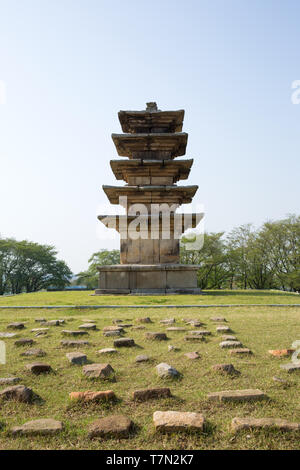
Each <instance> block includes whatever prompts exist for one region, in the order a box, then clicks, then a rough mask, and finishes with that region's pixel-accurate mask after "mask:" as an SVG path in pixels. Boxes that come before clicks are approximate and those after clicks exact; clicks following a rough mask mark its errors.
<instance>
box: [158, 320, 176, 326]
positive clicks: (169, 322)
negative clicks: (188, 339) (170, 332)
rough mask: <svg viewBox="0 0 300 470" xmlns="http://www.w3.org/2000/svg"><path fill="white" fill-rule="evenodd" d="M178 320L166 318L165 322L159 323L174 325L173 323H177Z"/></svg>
mask: <svg viewBox="0 0 300 470" xmlns="http://www.w3.org/2000/svg"><path fill="white" fill-rule="evenodd" d="M175 322H176V320H175V318H165V319H164V320H160V322H159V323H162V324H164V325H172V323H175Z"/></svg>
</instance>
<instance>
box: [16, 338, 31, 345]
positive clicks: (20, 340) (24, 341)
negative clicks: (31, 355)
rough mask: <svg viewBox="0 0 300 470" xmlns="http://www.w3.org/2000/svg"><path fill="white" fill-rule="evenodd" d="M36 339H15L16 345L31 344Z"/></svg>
mask: <svg viewBox="0 0 300 470" xmlns="http://www.w3.org/2000/svg"><path fill="white" fill-rule="evenodd" d="M34 343H35V341H34V340H33V339H31V338H21V339H17V340H16V341H15V346H31V345H32V344H34Z"/></svg>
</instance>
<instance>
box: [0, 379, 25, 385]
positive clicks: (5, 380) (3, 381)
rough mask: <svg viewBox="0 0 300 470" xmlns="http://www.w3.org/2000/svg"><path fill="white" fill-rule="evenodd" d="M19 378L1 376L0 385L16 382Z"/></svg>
mask: <svg viewBox="0 0 300 470" xmlns="http://www.w3.org/2000/svg"><path fill="white" fill-rule="evenodd" d="M20 380H21V379H20V377H1V378H0V386H2V385H13V384H17V383H18V382H20Z"/></svg>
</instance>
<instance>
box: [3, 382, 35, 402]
mask: <svg viewBox="0 0 300 470" xmlns="http://www.w3.org/2000/svg"><path fill="white" fill-rule="evenodd" d="M32 398H33V392H32V390H31V388H27V387H25V386H24V385H14V386H12V387H7V388H5V389H4V390H1V391H0V400H1V399H2V400H16V401H20V402H22V403H31V401H32Z"/></svg>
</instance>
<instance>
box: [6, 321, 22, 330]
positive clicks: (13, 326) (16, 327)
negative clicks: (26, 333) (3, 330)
mask: <svg viewBox="0 0 300 470" xmlns="http://www.w3.org/2000/svg"><path fill="white" fill-rule="evenodd" d="M7 328H8V329H10V330H23V329H24V328H25V325H24V323H20V322H13V323H10V324H9V325H7Z"/></svg>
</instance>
